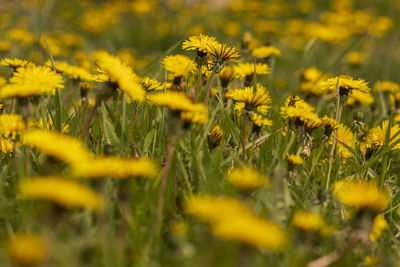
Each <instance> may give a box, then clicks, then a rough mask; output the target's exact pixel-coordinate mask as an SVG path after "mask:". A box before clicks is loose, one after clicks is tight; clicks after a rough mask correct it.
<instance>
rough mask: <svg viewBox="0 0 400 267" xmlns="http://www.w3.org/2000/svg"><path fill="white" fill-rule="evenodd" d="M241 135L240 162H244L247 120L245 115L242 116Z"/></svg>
mask: <svg viewBox="0 0 400 267" xmlns="http://www.w3.org/2000/svg"><path fill="white" fill-rule="evenodd" d="M242 116H243V119H242V120H243V134H242V160H243V162H245V161H246V135H247V119H246V115H245V114H243V115H242Z"/></svg>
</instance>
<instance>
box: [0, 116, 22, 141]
mask: <svg viewBox="0 0 400 267" xmlns="http://www.w3.org/2000/svg"><path fill="white" fill-rule="evenodd" d="M25 129H26V126H25V122H24V121H23V120H22V116H21V115H19V114H0V135H3V136H7V137H8V136H9V135H13V134H15V133H19V132H22V131H25Z"/></svg>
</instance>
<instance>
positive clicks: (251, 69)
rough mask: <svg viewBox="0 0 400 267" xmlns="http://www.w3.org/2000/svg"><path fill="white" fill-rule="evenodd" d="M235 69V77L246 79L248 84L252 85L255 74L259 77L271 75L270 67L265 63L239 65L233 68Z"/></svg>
mask: <svg viewBox="0 0 400 267" xmlns="http://www.w3.org/2000/svg"><path fill="white" fill-rule="evenodd" d="M233 69H234V71H235V77H236V78H240V79H246V82H247V83H250V82H251V81H252V80H253V76H254V73H256V74H257V75H261V74H268V73H269V67H268V65H267V64H263V63H258V64H254V63H239V64H238V65H235V66H233Z"/></svg>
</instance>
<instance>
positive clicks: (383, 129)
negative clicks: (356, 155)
mask: <svg viewBox="0 0 400 267" xmlns="http://www.w3.org/2000/svg"><path fill="white" fill-rule="evenodd" d="M388 129H389V121H388V120H385V121H383V122H382V126H379V125H378V126H376V127H374V128H372V129H370V130H369V131H368V132H367V134H366V135H365V136H364V138H363V141H362V142H361V144H360V150H361V152H363V153H364V154H366V153H367V149H371V150H379V149H381V148H382V146H384V145H385V143H386V133H387V131H388ZM399 131H400V127H399V125H398V124H395V125H392V127H390V134H389V138H390V139H392V138H393V136H394V135H396V134H397V133H398V132H399ZM399 139H400V134H398V135H397V136H396V137H395V138H394V139H393V140H391V141H390V142H389V145H391V144H394V143H395V142H397V141H398V140H399ZM397 149H400V143H399V144H396V145H395V146H394V147H393V148H392V150H397Z"/></svg>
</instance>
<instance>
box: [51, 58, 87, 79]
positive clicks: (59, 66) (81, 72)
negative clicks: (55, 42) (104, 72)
mask: <svg viewBox="0 0 400 267" xmlns="http://www.w3.org/2000/svg"><path fill="white" fill-rule="evenodd" d="M54 64H55V67H56V71H57V72H59V73H62V74H64V75H66V76H68V77H69V78H71V79H73V80H77V81H92V80H93V78H94V77H93V75H92V74H91V73H90V72H89V71H88V70H87V69H85V68H82V67H80V66H74V65H70V64H68V63H67V62H65V61H56V62H54ZM47 65H48V66H49V67H51V63H50V62H48V63H47Z"/></svg>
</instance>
